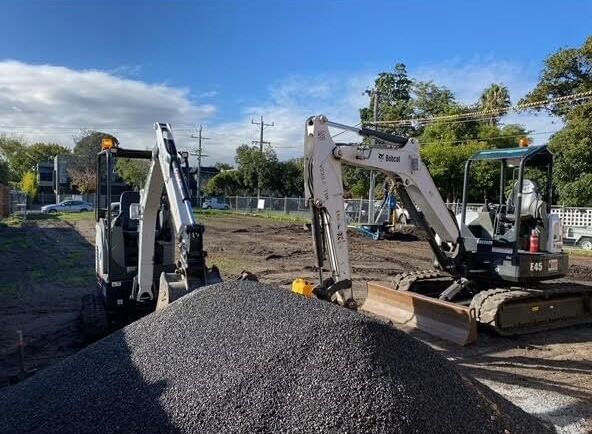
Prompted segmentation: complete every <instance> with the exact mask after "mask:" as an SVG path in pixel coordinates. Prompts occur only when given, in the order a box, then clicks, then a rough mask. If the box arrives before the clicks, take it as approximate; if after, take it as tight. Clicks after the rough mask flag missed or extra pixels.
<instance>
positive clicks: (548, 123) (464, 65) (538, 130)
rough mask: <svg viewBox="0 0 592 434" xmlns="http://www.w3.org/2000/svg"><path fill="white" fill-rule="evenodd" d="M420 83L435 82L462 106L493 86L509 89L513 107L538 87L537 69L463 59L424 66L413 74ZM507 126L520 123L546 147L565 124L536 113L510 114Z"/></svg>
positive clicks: (535, 141)
mask: <svg viewBox="0 0 592 434" xmlns="http://www.w3.org/2000/svg"><path fill="white" fill-rule="evenodd" d="M411 75H412V76H413V77H415V78H417V79H419V80H432V81H434V83H436V84H438V85H442V86H446V87H447V88H449V89H450V90H452V91H453V92H454V94H455V95H456V97H457V100H458V101H459V102H462V103H464V104H475V103H476V102H477V101H478V100H479V97H480V95H481V93H482V92H483V90H484V89H485V88H486V87H487V86H489V85H490V84H492V83H501V84H503V85H505V86H507V87H508V89H509V91H510V97H511V99H512V104H513V105H514V104H517V103H518V102H519V101H520V99H521V98H522V97H524V96H525V95H526V94H527V93H528V92H529V91H530V90H531V89H532V88H534V86H535V85H536V83H537V78H538V69H537V65H518V64H515V63H511V62H506V61H499V60H495V59H489V58H485V59H483V58H475V59H472V60H470V61H462V60H459V59H456V60H451V61H449V62H444V63H439V64H431V65H424V66H422V67H419V68H417V69H416V70H412V71H411ZM502 122H504V123H516V124H521V125H524V126H525V127H526V129H527V130H530V131H532V132H533V136H532V137H533V139H534V143H535V144H543V143H545V142H546V141H547V140H548V138H549V136H550V133H549V132H552V131H557V130H558V129H560V128H561V125H562V123H561V120H560V119H559V118H557V117H553V116H548V115H547V114H545V113H543V112H541V113H534V112H520V113H510V114H508V115H506V116H504V117H503V118H502Z"/></svg>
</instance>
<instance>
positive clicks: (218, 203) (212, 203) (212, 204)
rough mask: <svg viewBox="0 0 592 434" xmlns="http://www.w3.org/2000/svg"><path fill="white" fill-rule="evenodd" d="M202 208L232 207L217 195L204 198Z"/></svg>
mask: <svg viewBox="0 0 592 434" xmlns="http://www.w3.org/2000/svg"><path fill="white" fill-rule="evenodd" d="M201 207H202V209H230V206H229V205H228V204H227V203H226V202H224V201H223V200H221V199H217V198H215V197H213V198H211V199H206V200H204V202H203V204H202V206H201Z"/></svg>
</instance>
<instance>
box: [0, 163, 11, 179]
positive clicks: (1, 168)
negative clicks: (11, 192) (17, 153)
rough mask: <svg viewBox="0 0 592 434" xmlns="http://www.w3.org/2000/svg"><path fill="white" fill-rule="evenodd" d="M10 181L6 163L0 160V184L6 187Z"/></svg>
mask: <svg viewBox="0 0 592 434" xmlns="http://www.w3.org/2000/svg"><path fill="white" fill-rule="evenodd" d="M8 181H10V170H9V168H8V163H7V162H6V161H3V160H0V184H4V185H7V184H8Z"/></svg>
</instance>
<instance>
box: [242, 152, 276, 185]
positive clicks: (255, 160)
mask: <svg viewBox="0 0 592 434" xmlns="http://www.w3.org/2000/svg"><path fill="white" fill-rule="evenodd" d="M235 161H236V164H237V166H238V171H239V173H240V174H241V177H242V179H241V183H242V185H243V186H244V188H245V189H246V190H247V191H248V194H255V193H256V192H257V188H258V187H260V188H261V193H262V194H270V193H271V191H272V190H273V189H274V182H275V179H274V174H275V173H276V171H275V168H276V165H277V162H278V159H277V155H276V153H275V151H274V150H273V149H272V148H271V146H268V147H267V148H265V149H264V150H263V152H261V151H260V150H259V147H258V146H248V145H241V146H239V147H238V148H236V156H235Z"/></svg>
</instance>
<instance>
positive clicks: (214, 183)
mask: <svg viewBox="0 0 592 434" xmlns="http://www.w3.org/2000/svg"><path fill="white" fill-rule="evenodd" d="M243 190H244V185H243V183H242V175H241V173H240V172H239V171H238V170H225V171H223V172H220V173H218V174H217V175H216V176H214V177H213V178H212V179H210V180H209V181H208V185H207V186H206V193H207V194H208V195H209V196H235V195H238V194H241V193H242V191H243Z"/></svg>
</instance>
